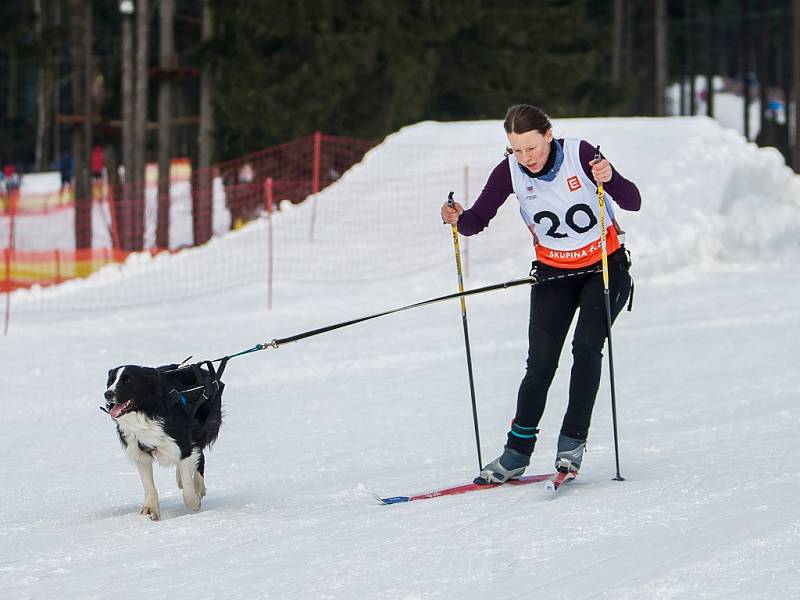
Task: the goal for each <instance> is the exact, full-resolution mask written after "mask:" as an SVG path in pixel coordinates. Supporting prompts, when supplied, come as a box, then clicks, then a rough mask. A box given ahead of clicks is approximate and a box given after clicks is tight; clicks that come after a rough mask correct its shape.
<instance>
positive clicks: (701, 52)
mask: <svg viewBox="0 0 800 600" xmlns="http://www.w3.org/2000/svg"><path fill="white" fill-rule="evenodd" d="M0 19H1V20H2V22H3V23H4V33H3V35H2V36H0V163H2V164H6V163H9V162H11V163H14V164H15V165H17V167H18V170H21V171H37V170H45V169H52V168H53V166H54V165H56V164H57V163H58V161H59V159H60V157H61V156H62V155H63V154H64V153H67V152H69V153H71V154H72V156H73V157H74V159H75V176H76V197H80V196H81V195H82V193H85V195H88V193H87V192H88V189H89V185H90V183H89V173H88V170H89V169H88V164H89V161H90V152H91V148H92V147H93V146H95V145H98V144H99V145H102V146H103V147H104V148H105V149H106V161H107V163H109V167H111V168H109V174H110V177H113V176H114V174H115V173H117V171H118V169H117V168H116V166H117V165H118V164H120V163H121V164H124V165H125V171H126V173H127V179H128V181H129V182H131V181H139V180H143V179H144V165H145V163H146V162H147V161H151V160H158V161H159V163H160V164H165V163H166V164H168V162H166V161H169V159H170V158H171V157H173V156H184V157H189V158H190V159H191V161H192V164H193V166H194V167H200V168H203V167H207V166H208V165H209V164H212V163H213V162H218V161H222V160H226V159H230V158H233V157H237V156H241V155H243V154H246V153H249V152H254V151H258V150H261V149H263V148H265V147H267V146H270V145H274V144H277V143H281V142H284V141H287V140H290V139H293V138H297V137H300V136H304V135H307V134H309V133H310V132H313V131H317V130H321V131H324V132H325V133H328V134H334V135H341V136H352V137H359V138H365V139H375V140H379V139H381V138H382V137H384V136H385V135H386V134H388V133H390V132H392V131H395V130H397V129H398V128H400V127H402V126H404V125H408V124H410V123H415V122H418V121H422V120H429V119H433V120H441V121H452V120H472V119H496V118H502V117H503V115H504V113H505V110H506V108H507V107H508V106H509V105H511V104H515V103H520V102H526V103H531V104H536V105H539V106H541V107H543V108H544V109H545V110H546V111H548V112H549V114H550V115H551V116H553V117H556V118H558V117H582V116H610V115H619V116H631V115H656V116H657V115H665V114H696V113H697V112H698V106H699V102H698V98H699V97H701V94H705V96H703V100H707V101H704V102H703V103H702V106H703V107H704V111H705V112H707V113H708V114H709V115H710V116H713V94H714V91H715V89H714V86H708V85H707V84H706V82H707V81H708V78H710V77H712V76H716V77H720V78H723V80H724V81H725V82H726V83H725V85H726V86H730V87H733V88H734V90H735V91H736V92H737V93H739V94H741V95H742V96H743V97H744V99H745V104H744V106H745V111H744V116H743V119H744V123H745V135H747V136H748V137H752V136H751V135H750V133H749V130H751V129H754V128H755V124H753V123H750V116H749V111H748V110H747V107H748V106H749V105H750V103H751V102H752V101H754V100H756V99H760V100H761V104H760V106H761V114H760V121H761V122H760V123H759V126H758V131H759V132H760V133H759V139H758V140H757V141H758V142H759V143H761V144H763V145H772V146H775V147H777V148H779V149H780V150H781V152H783V154H784V155H785V156H786V159H787V163H788V164H790V165H792V166H793V167H794V168H795V170H797V171H800V144H798V143H797V139H798V134H797V121H798V119H797V111H792V110H791V109H790V110H789V111H788V118H787V116H786V115H787V111H786V108H787V107H791V106H792V105H793V104H792V103H793V102H795V101H796V99H797V97H798V96H800V91H799V90H800V87H799V86H800V50H799V49H798V47H800V0H708V1H699V0H593V1H592V2H588V1H587V0H551V1H541V0H527V1H519V0H505V1H503V2H489V1H481V0H459V1H458V2H453V1H449V0H443V1H440V2H436V1H433V0H392V1H391V2H390V1H383V0H317V1H316V2H305V1H302V0H300V1H294V2H287V1H279V0H257V1H243V0H240V1H230V0H225V1H223V0H135V1H133V0H122V1H117V0H108V1H94V2H91V1H88V0H11V1H5V2H3V3H2V4H1V5H0ZM743 82H746V85H744V84H743ZM675 83H681V84H682V85H680V88H679V89H680V99H679V101H678V102H677V106H676V105H675V104H676V103H675V102H672V103H670V102H669V101H668V96H667V93H666V90H667V88H668V86H670V85H671V84H675ZM708 96H710V98H709V97H708ZM780 105H782V106H783V107H784V112H783V113H782V114H783V115H784V118H783V119H779V118H778V117H777V115H778V111H777V110H776V108H775V107H776V106H780ZM85 115H91V119H86V118H85Z"/></svg>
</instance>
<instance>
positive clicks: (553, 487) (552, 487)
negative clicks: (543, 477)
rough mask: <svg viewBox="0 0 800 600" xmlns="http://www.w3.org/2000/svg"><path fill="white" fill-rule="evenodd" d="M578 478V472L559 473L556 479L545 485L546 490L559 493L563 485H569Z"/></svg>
mask: <svg viewBox="0 0 800 600" xmlns="http://www.w3.org/2000/svg"><path fill="white" fill-rule="evenodd" d="M577 476H578V472H577V471H559V472H558V473H556V475H555V477H553V478H552V479H550V480H549V481H548V482H547V483H545V484H544V489H546V490H547V491H548V492H553V493H555V492H557V491H558V488H560V487H561V486H562V485H564V484H565V483H567V482H568V481H572V480H573V479H575V478H576V477H577Z"/></svg>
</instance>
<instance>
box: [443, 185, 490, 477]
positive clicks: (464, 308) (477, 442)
mask: <svg viewBox="0 0 800 600" xmlns="http://www.w3.org/2000/svg"><path fill="white" fill-rule="evenodd" d="M454 204H455V201H454V200H453V192H450V195H449V196H448V197H447V206H449V207H450V208H453V205H454ZM452 227H453V246H454V247H455V253H456V271H457V272H458V291H459V293H461V294H463V293H464V277H463V275H462V272H461V250H460V249H459V245H458V227H457V226H456V225H455V224H453V226H452ZM460 300H461V323H462V325H463V326H464V345H465V347H466V349H467V373H468V374H469V393H470V396H471V397H472V422H473V423H474V425H475V445H476V447H477V448H478V470H479V471H480V470H481V469H483V460H482V459H481V434H480V432H479V431H478V407H477V405H476V403H475V382H474V380H473V378H472V353H471V352H470V349H469V327H468V326H467V302H466V300H464V296H461V298H460Z"/></svg>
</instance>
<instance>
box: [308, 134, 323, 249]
mask: <svg viewBox="0 0 800 600" xmlns="http://www.w3.org/2000/svg"><path fill="white" fill-rule="evenodd" d="M313 137H314V166H313V172H312V174H311V193H312V194H313V199H312V206H311V231H310V232H309V235H308V241H310V242H313V241H314V221H315V220H316V217H317V193H318V192H319V163H320V154H321V152H322V132H320V131H315V132H314V136H313Z"/></svg>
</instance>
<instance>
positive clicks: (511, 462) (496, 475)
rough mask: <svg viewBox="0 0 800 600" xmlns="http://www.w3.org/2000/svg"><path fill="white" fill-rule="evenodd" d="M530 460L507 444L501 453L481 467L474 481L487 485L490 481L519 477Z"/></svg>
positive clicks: (502, 480) (500, 481) (497, 481)
mask: <svg viewBox="0 0 800 600" xmlns="http://www.w3.org/2000/svg"><path fill="white" fill-rule="evenodd" d="M530 462H531V457H530V456H529V455H527V454H522V452H518V451H516V450H512V449H511V448H509V447H508V446H506V447H505V448H504V449H503V454H502V455H500V456H499V457H498V458H496V459H494V460H493V461H492V462H490V463H489V464H488V465H486V466H485V467H483V469H481V473H480V475H479V476H478V477H476V478H475V483H477V484H479V485H487V484H490V483H505V482H506V481H509V480H510V479H519V478H520V477H521V476H522V474H523V473H524V472H525V469H526V468H527V467H528V464H530Z"/></svg>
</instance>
